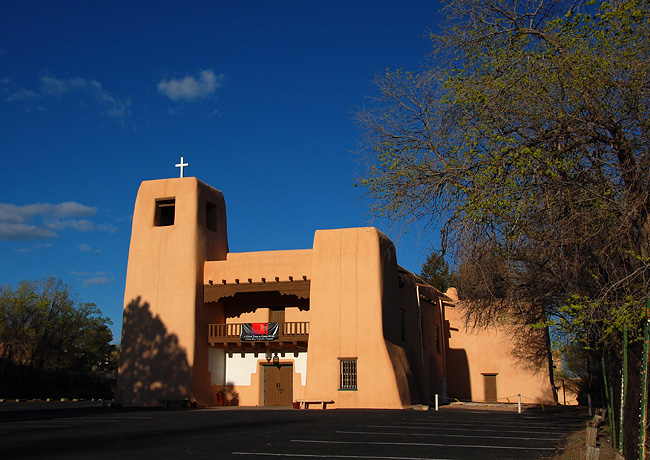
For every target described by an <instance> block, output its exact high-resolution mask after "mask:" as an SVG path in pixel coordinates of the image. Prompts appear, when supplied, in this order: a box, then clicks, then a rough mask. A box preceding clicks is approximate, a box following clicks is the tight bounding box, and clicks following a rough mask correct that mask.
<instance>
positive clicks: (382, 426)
mask: <svg viewBox="0 0 650 460" xmlns="http://www.w3.org/2000/svg"><path fill="white" fill-rule="evenodd" d="M366 426H367V427H368V428H393V429H394V428H404V429H409V430H429V431H432V430H433V429H435V428H440V429H441V430H445V431H468V428H452V427H447V426H439V427H431V426H428V427H425V426H406V425H400V426H395V425H366ZM471 431H473V432H478V431H480V432H482V433H503V432H504V431H507V432H508V433H521V434H530V433H533V434H537V433H539V430H535V431H530V430H526V431H523V430H503V429H498V430H497V429H494V430H490V429H485V428H484V429H480V428H472V429H471ZM544 431H547V430H546V429H545V430H544ZM548 431H553V430H548ZM555 432H557V433H565V432H566V430H555Z"/></svg>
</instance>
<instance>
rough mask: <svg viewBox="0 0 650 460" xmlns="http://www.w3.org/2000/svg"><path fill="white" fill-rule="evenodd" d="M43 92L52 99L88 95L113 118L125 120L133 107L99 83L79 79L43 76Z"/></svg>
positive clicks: (129, 102)
mask: <svg viewBox="0 0 650 460" xmlns="http://www.w3.org/2000/svg"><path fill="white" fill-rule="evenodd" d="M41 92H42V94H43V95H45V96H50V97H62V96H64V95H67V94H72V93H85V94H88V95H90V96H91V97H92V98H93V99H94V100H95V101H96V102H97V103H99V104H100V105H101V106H102V107H103V108H104V111H105V114H106V115H107V116H109V117H111V118H118V119H122V118H124V117H125V116H126V115H127V113H128V110H129V107H130V106H131V101H129V100H126V101H122V100H120V99H118V98H116V97H114V96H112V95H111V94H110V93H109V92H108V91H106V90H105V89H104V88H103V87H102V85H101V83H99V82H98V81H96V80H87V79H85V78H79V77H77V78H69V79H67V80H62V79H59V78H56V77H51V76H48V75H45V76H42V77H41Z"/></svg>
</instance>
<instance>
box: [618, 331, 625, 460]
mask: <svg viewBox="0 0 650 460" xmlns="http://www.w3.org/2000/svg"><path fill="white" fill-rule="evenodd" d="M626 393H627V323H626V324H624V325H623V371H622V375H621V407H620V409H621V415H620V416H619V418H618V452H619V453H620V454H621V455H623V419H624V415H623V414H624V411H625V397H626Z"/></svg>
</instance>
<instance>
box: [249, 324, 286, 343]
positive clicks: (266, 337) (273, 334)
mask: <svg viewBox="0 0 650 460" xmlns="http://www.w3.org/2000/svg"><path fill="white" fill-rule="evenodd" d="M279 333H280V325H279V323H244V324H242V325H241V336H240V338H241V340H242V342H255V341H257V342H273V341H277V340H278V339H279V338H280V335H279Z"/></svg>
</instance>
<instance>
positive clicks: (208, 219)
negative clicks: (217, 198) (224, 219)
mask: <svg viewBox="0 0 650 460" xmlns="http://www.w3.org/2000/svg"><path fill="white" fill-rule="evenodd" d="M205 226H206V227H207V229H208V230H212V231H213V232H216V231H217V205H216V204H214V203H210V202H209V201H207V202H206V203H205Z"/></svg>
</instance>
